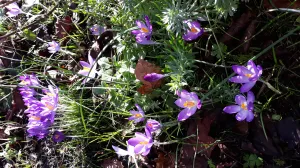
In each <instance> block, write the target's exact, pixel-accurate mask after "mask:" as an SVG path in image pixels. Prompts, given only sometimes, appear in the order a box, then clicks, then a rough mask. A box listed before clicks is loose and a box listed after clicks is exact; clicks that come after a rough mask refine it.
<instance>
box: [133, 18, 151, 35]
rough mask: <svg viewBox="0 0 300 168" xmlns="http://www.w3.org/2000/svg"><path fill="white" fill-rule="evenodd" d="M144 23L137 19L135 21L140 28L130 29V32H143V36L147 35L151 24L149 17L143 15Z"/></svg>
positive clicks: (149, 33)
mask: <svg viewBox="0 0 300 168" xmlns="http://www.w3.org/2000/svg"><path fill="white" fill-rule="evenodd" d="M145 21H146V24H144V23H143V22H141V21H139V20H137V21H136V22H135V23H136V25H137V26H138V27H139V28H140V29H139V30H132V31H131V33H132V34H134V35H138V34H144V35H145V36H148V35H150V36H151V34H152V25H151V23H150V19H149V17H148V16H145Z"/></svg>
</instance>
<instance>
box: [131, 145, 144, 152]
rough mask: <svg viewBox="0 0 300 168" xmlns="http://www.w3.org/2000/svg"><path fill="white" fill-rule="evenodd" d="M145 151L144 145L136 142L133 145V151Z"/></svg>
mask: <svg viewBox="0 0 300 168" xmlns="http://www.w3.org/2000/svg"><path fill="white" fill-rule="evenodd" d="M144 151H145V145H141V144H137V145H136V146H135V147H134V153H136V154H139V153H142V152H144Z"/></svg>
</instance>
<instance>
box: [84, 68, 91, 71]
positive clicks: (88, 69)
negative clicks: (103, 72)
mask: <svg viewBox="0 0 300 168" xmlns="http://www.w3.org/2000/svg"><path fill="white" fill-rule="evenodd" d="M90 69H91V68H88V67H83V71H87V72H90Z"/></svg>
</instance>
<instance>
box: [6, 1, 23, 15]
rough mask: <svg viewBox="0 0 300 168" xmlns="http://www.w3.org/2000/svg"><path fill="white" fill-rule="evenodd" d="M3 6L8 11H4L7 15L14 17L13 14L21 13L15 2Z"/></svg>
mask: <svg viewBox="0 0 300 168" xmlns="http://www.w3.org/2000/svg"><path fill="white" fill-rule="evenodd" d="M5 8H6V9H7V10H8V12H7V13H6V14H7V15H8V17H15V16H17V15H19V14H20V13H23V11H22V10H21V9H20V8H19V6H18V4H17V3H16V2H14V3H11V4H9V5H7V6H5Z"/></svg>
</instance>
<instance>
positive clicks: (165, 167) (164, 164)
mask: <svg viewBox="0 0 300 168" xmlns="http://www.w3.org/2000/svg"><path fill="white" fill-rule="evenodd" d="M155 163H156V168H173V167H175V156H174V155H173V154H171V153H167V154H165V153H163V152H158V158H157V159H156V160H155Z"/></svg>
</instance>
